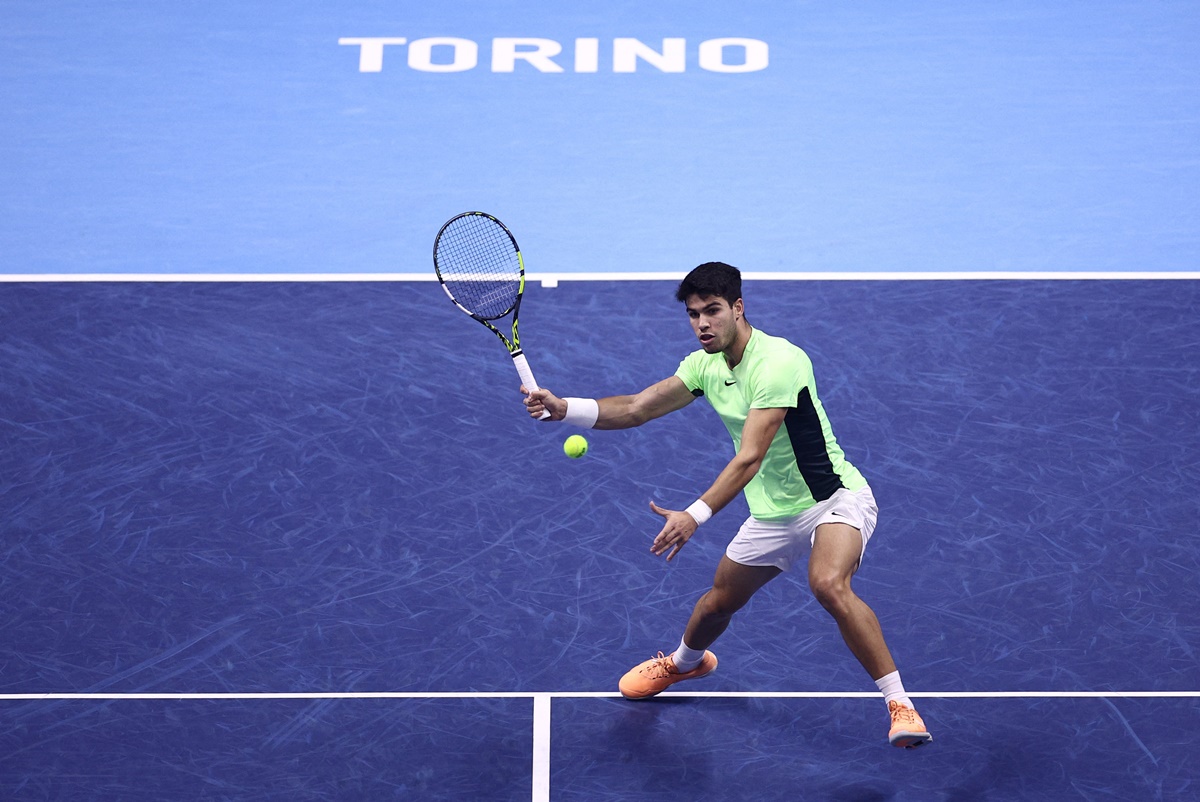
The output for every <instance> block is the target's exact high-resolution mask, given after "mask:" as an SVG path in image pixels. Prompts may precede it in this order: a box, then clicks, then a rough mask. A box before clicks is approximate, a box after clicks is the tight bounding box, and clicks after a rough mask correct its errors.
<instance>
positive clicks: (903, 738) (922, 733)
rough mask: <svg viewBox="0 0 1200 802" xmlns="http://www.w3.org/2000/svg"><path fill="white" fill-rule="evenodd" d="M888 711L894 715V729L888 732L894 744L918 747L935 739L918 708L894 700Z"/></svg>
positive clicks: (889, 738) (889, 739)
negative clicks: (914, 708) (918, 713)
mask: <svg viewBox="0 0 1200 802" xmlns="http://www.w3.org/2000/svg"><path fill="white" fill-rule="evenodd" d="M888 712H889V713H891V715H892V729H891V731H890V732H888V741H889V742H890V743H891V745H892V746H900V747H903V748H905V749H916V748H917V747H918V746H921V745H922V744H927V743H929V742H930V741H932V740H933V736H932V735H930V734H929V730H927V729H925V722H924V721H922V720H921V717H920V716H918V715H917V711H916V710H913V709H912V708H911V707H906V706H904V705H902V704H900V703H899V702H895V701H893V702H888Z"/></svg>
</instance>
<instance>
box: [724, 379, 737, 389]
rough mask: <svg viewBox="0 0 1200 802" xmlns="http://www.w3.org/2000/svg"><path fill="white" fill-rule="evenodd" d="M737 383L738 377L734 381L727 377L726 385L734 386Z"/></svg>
mask: <svg viewBox="0 0 1200 802" xmlns="http://www.w3.org/2000/svg"><path fill="white" fill-rule="evenodd" d="M735 384H737V379H734V380H733V381H730V380H729V379H726V380H725V386H726V387H732V386H733V385H735Z"/></svg>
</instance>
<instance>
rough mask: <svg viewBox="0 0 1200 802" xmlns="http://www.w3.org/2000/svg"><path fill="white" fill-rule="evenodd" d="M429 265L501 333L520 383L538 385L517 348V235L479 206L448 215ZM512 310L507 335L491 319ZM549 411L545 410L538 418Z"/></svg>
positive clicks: (463, 303) (452, 294) (521, 269)
mask: <svg viewBox="0 0 1200 802" xmlns="http://www.w3.org/2000/svg"><path fill="white" fill-rule="evenodd" d="M433 269H434V271H435V272H436V273H437V277H438V281H440V282H441V284H442V289H443V290H445V291H446V295H447V296H448V297H449V298H450V301H451V302H452V303H453V304H454V305H455V306H457V307H458V308H459V309H461V310H462V311H463V312H466V313H467V314H468V315H470V316H471V317H473V318H474V319H475V320H478V321H479V322H480V323H482V324H483V325H485V326H487V327H488V328H489V329H491V331H492V333H493V334H495V335H496V336H497V337H499V338H500V342H502V343H504V347H505V348H507V349H508V353H509V354H511V355H512V358H513V364H514V365H516V367H517V374H518V375H520V377H521V383H522V384H524V385H525V389H526V390H528V391H529V392H531V393H532V392H533V391H534V390H537V389H538V384H537V381H536V380H535V379H534V378H533V371H532V370H530V369H529V362H528V360H526V358H525V353H524V352H523V351H522V350H521V337H520V335H519V334H518V333H517V314H518V313H519V312H520V311H521V296H522V295H523V294H524V292H525V260H524V259H522V258H521V249H520V248H519V247H517V240H516V238H515V237H514V236H513V235H512V232H510V231H509V230H508V228H506V227H505V225H504V224H503V223H501V222H500V221H499V220H497V219H496V218H495V217H492V216H491V215H490V214H486V213H484V212H463V213H462V214H460V215H455V216H454V217H452V218H450V219H449V220H448V221H447V222H446V224H445V225H444V226H442V229H441V231H439V232H438V234H437V238H436V239H435V240H434V241H433ZM509 314H511V315H512V339H509V338H508V337H506V336H504V333H503V332H502V331H500V329H498V328H496V327H495V326H494V325H493V324H492V321H494V320H499V319H500V318H503V317H506V316H508V315H509ZM548 417H550V412H549V410H547V411H545V412H544V413H543V414H542V418H548Z"/></svg>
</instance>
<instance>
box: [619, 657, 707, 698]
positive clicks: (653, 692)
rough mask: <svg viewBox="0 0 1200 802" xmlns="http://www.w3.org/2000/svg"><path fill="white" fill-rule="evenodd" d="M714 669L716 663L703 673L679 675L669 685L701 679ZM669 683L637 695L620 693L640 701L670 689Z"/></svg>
mask: <svg viewBox="0 0 1200 802" xmlns="http://www.w3.org/2000/svg"><path fill="white" fill-rule="evenodd" d="M716 670H717V667H716V665H714V666H713V667H712V668H710V669H709V670H708V671H705V672H704V673H703V674H696V675H694V676H690V677H680V678H679V679H677V680H675V682H672V683H671V685H675V684H678V683H680V682H687V681H688V680H692V679H701V678H703V677H707V676H708V675H709V674H712V673H713V672H714V671H716ZM671 685H668V686H667V687H666V688H663V689H662V690H661V691H651V692H650V693H643V694H640V695H638V696H630V695H629V694H627V693H625V691H621V695H622V696H624V697H625V698H626V699H628V700H629V701H631V702H640V701H641V700H642V699H650V698H653V697H655V696H658V695H659V694H660V693H662V692H663V691H667V690H670V688H671ZM617 690H621V689H620V688H618V689H617Z"/></svg>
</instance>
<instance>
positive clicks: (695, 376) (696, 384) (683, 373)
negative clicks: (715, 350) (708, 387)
mask: <svg viewBox="0 0 1200 802" xmlns="http://www.w3.org/2000/svg"><path fill="white" fill-rule="evenodd" d="M701 353H703V352H702V351H694V352H692V353H690V354H688V355H687V356H685V357H684V358H683V361H682V362H680V363H679V367H678V368H676V370H675V375H676V376H678V377H679V379H680V381H682V382H683V383H684V385H685V386H686V387H687V388H688V391H689V392H691V393H692V394H693V395H695V394H696V392H697V391H699V392H700V393H703V392H704V379H703V374H702V372H701V370H700V368H701V364H700V359H699V356H698V355H699V354H701Z"/></svg>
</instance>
